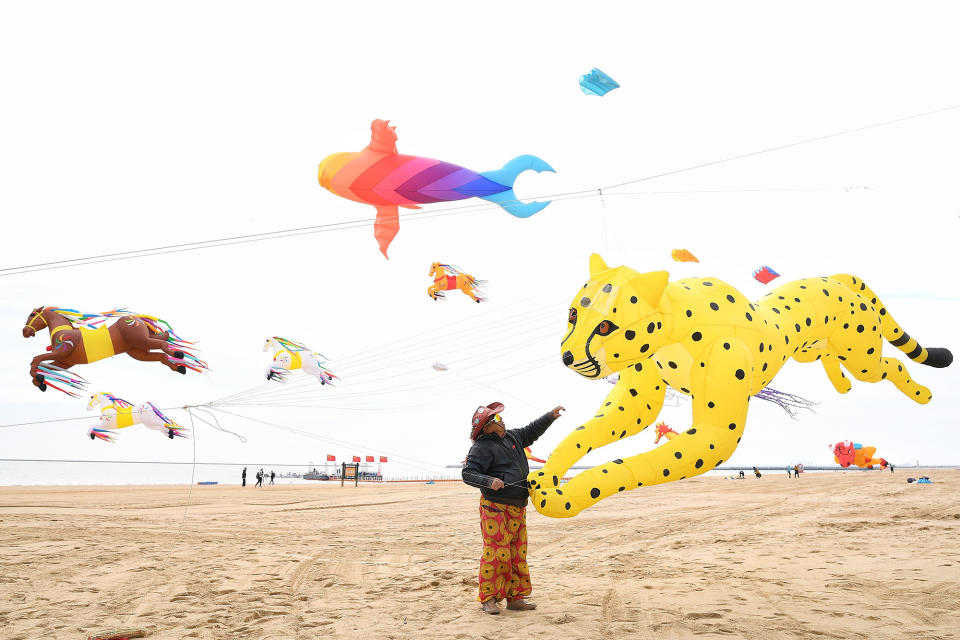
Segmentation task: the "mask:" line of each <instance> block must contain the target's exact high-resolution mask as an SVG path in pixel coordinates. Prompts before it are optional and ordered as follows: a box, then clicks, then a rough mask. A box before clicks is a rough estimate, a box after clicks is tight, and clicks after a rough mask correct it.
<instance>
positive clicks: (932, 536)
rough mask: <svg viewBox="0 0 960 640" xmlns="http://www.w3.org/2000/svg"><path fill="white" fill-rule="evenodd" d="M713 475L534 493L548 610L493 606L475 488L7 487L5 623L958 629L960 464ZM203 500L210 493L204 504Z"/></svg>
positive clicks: (304, 628)
mask: <svg viewBox="0 0 960 640" xmlns="http://www.w3.org/2000/svg"><path fill="white" fill-rule="evenodd" d="M926 474H927V475H929V476H930V477H931V478H932V479H934V480H935V484H931V485H923V486H916V485H910V484H907V483H906V479H907V477H908V475H917V471H916V470H915V469H909V470H904V471H903V472H901V471H900V470H898V471H897V473H895V474H890V473H888V472H879V471H878V472H873V473H864V472H856V473H846V474H839V473H823V474H814V473H808V474H804V476H802V477H801V478H800V479H798V480H794V479H788V478H787V476H786V473H777V474H766V475H765V476H764V477H763V479H762V480H756V479H754V478H752V477H750V478H748V479H746V480H742V481H741V480H726V479H723V478H719V477H701V478H695V479H691V480H685V481H683V482H677V483H671V484H669V485H664V486H658V487H651V488H649V489H644V490H639V491H633V492H630V493H627V494H623V495H620V496H615V497H613V498H611V499H609V500H606V501H605V502H602V503H600V504H599V505H598V506H596V507H594V508H592V509H590V510H588V511H586V512H584V513H583V514H582V515H580V516H578V517H576V518H573V519H569V520H552V519H548V518H545V517H542V516H540V515H538V514H537V513H536V512H535V511H533V510H532V509H530V510H528V526H529V536H530V543H529V548H530V566H531V571H532V576H533V583H534V594H533V599H534V600H535V601H537V602H538V603H539V608H538V609H537V610H536V611H533V612H513V611H506V612H504V613H503V614H502V615H500V616H488V615H485V614H482V613H481V612H480V608H479V605H478V604H477V600H476V570H477V563H478V556H479V553H480V535H479V530H478V529H479V527H478V518H477V500H478V494H477V492H476V491H475V490H473V489H470V488H469V487H466V486H463V485H461V484H458V483H442V484H436V485H422V484H415V485H383V486H361V487H344V488H341V487H340V486H338V485H337V486H334V485H332V484H330V485H326V484H318V485H308V486H298V485H287V486H283V485H279V486H273V487H271V486H267V487H264V488H261V489H256V488H252V487H247V488H244V489H241V488H239V487H222V486H213V487H198V486H194V487H193V488H192V490H191V489H190V488H189V487H187V486H180V487H83V488H77V487H4V488H0V535H2V539H3V541H4V559H3V562H2V571H0V629H2V631H0V636H2V637H3V638H23V639H27V638H58V639H62V638H86V637H87V636H90V635H92V634H94V633H96V632H99V631H104V630H108V629H115V628H142V629H145V630H147V631H148V632H149V636H148V637H151V638H153V637H156V638H217V639H219V638H274V639H275V638H297V639H299V638H318V637H320V638H326V637H331V638H361V637H362V638H471V639H472V638H499V637H507V634H508V635H509V637H524V638H563V639H564V640H568V639H572V638H607V637H609V638H614V637H616V638H621V637H630V638H633V637H637V638H690V637H694V636H696V637H702V638H710V637H739V638H824V637H826V638H926V639H930V638H954V637H958V635H957V625H958V617H957V615H958V614H957V612H958V609H960V536H958V533H960V500H958V495H960V471H957V470H944V469H936V470H929V471H927V472H926ZM188 493H189V494H190V495H189V499H190V502H189V506H188V507H186V508H185V505H186V504H187V499H188Z"/></svg>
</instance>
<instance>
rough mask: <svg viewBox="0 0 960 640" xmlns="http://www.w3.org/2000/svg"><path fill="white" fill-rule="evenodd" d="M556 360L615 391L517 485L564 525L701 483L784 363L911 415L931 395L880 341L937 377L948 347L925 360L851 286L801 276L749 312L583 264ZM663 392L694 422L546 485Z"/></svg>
mask: <svg viewBox="0 0 960 640" xmlns="http://www.w3.org/2000/svg"><path fill="white" fill-rule="evenodd" d="M568 321H569V324H568V329H567V333H566V335H565V336H564V338H563V341H562V342H561V347H560V349H561V357H562V360H563V363H564V364H565V365H566V366H567V367H570V368H571V369H573V370H574V371H575V372H577V373H579V374H580V375H581V376H583V377H585V378H591V379H599V378H603V377H605V376H608V375H610V374H611V373H613V372H614V371H619V372H620V380H619V381H618V382H617V384H616V385H615V386H614V388H613V390H612V391H611V392H610V394H609V395H608V396H607V400H606V402H604V404H603V406H601V407H600V409H599V410H598V411H597V414H596V415H595V416H594V417H593V418H591V419H590V420H588V421H587V422H585V423H584V424H583V425H582V426H580V427H577V428H576V429H575V430H574V431H573V432H572V433H570V435H568V436H567V437H566V438H565V439H564V440H563V441H562V442H561V443H560V444H559V445H558V446H557V448H556V449H555V450H554V451H553V453H552V454H551V455H550V457H549V458H548V459H547V464H546V465H544V467H543V469H542V470H540V471H535V472H532V473H531V474H530V475H529V476H528V479H529V484H530V487H529V489H530V495H531V497H532V499H533V503H534V506H535V507H536V508H537V510H538V511H540V512H541V513H543V514H545V515H548V516H555V517H569V516H573V515H575V514H577V513H579V512H580V511H582V510H583V509H586V508H587V507H589V506H591V505H594V504H596V503H597V502H598V501H600V500H602V499H603V498H605V497H606V496H608V495H610V494H612V493H617V492H619V491H627V490H628V489H636V488H637V487H642V486H645V485H652V484H659V483H662V482H672V481H674V480H682V479H684V478H688V477H690V476H695V475H699V474H701V473H705V472H706V471H709V470H710V469H713V468H714V467H716V466H717V465H719V464H720V463H722V462H723V461H724V460H728V459H729V458H730V456H731V455H732V454H733V452H734V451H735V450H736V448H737V444H738V443H739V442H740V438H741V437H742V435H743V429H744V426H745V422H746V418H747V407H748V406H749V400H750V398H751V396H753V395H755V394H757V393H758V392H759V391H761V390H762V389H764V387H766V386H767V385H768V384H769V383H770V382H771V381H772V380H773V378H774V376H776V374H777V372H778V371H779V370H780V368H781V367H782V366H783V365H784V364H785V363H786V361H787V359H788V358H791V357H792V358H793V359H795V360H797V361H799V362H813V361H815V360H819V361H820V363H821V364H822V366H823V368H824V370H825V371H826V374H827V377H828V378H829V379H830V381H831V382H832V383H833V386H834V388H835V389H836V390H837V391H839V392H840V393H846V392H847V391H849V390H850V381H849V380H848V379H847V378H846V376H845V375H844V374H843V372H842V371H841V370H840V369H841V367H843V368H846V369H847V371H848V372H849V373H850V374H851V375H852V376H853V377H854V378H856V379H857V380H861V381H864V382H879V381H880V380H887V381H888V382H891V383H893V384H894V385H895V386H896V387H897V389H899V390H900V392H901V393H903V394H904V395H906V396H907V397H908V398H910V399H911V400H913V401H915V402H918V403H920V404H926V403H927V402H929V401H930V398H931V393H930V390H929V389H927V388H926V387H924V386H922V385H920V384H919V383H918V382H917V381H916V380H914V379H913V377H912V376H911V375H910V374H909V373H908V372H907V370H906V368H905V367H904V366H903V364H901V363H900V361H898V360H896V359H895V358H885V357H883V356H882V355H881V353H880V349H881V347H882V343H883V339H884V338H885V339H887V340H888V341H889V342H890V343H891V344H892V345H893V346H895V347H898V348H899V349H900V350H902V351H903V352H905V353H906V354H907V356H908V357H909V358H910V359H911V360H913V361H914V362H918V363H922V364H926V365H929V366H933V367H946V366H947V365H949V364H950V363H951V362H952V361H953V356H952V355H951V353H950V352H949V351H948V350H947V349H939V348H931V349H924V348H923V347H921V346H920V345H919V344H918V343H917V341H916V340H914V339H913V338H911V337H910V336H909V335H907V333H906V332H905V331H904V330H903V328H901V327H900V325H898V324H897V323H896V321H895V320H894V319H893V317H892V316H891V315H890V313H889V312H888V311H887V308H886V306H884V304H883V303H882V302H880V300H879V299H878V298H877V296H876V294H874V293H873V292H872V291H871V290H870V289H869V288H868V287H867V286H866V285H865V284H864V283H863V282H862V281H860V280H859V279H858V278H856V277H854V276H851V275H846V274H838V275H834V276H831V277H829V278H807V279H805V280H796V281H794V282H788V283H786V284H784V285H781V286H780V287H778V288H776V289H774V290H773V291H772V292H771V293H770V294H768V295H767V296H766V297H765V298H763V300H762V301H761V302H759V303H751V302H750V301H749V300H747V299H746V297H745V296H744V295H743V294H742V293H740V292H739V291H737V290H736V289H734V288H733V287H731V286H730V285H728V284H725V283H723V282H721V281H719V280H716V279H714V278H688V279H684V280H678V281H676V282H668V274H667V272H665V271H657V272H653V273H639V272H637V271H634V270H633V269H630V268H628V267H618V268H616V269H611V268H610V267H608V266H607V265H606V264H605V263H604V261H603V259H601V258H600V256H598V255H596V254H594V255H593V256H591V258H590V280H589V282H587V284H585V285H584V286H583V288H582V289H581V290H580V291H579V292H578V293H577V294H576V296H575V297H574V299H573V302H572V303H571V305H570V311H569V317H568ZM667 385H669V386H670V387H673V388H674V389H677V390H678V391H680V392H681V393H683V394H686V395H689V396H690V399H691V404H692V406H693V424H692V425H691V428H689V429H687V430H686V431H684V432H683V433H681V434H680V435H678V436H676V437H674V438H673V439H672V440H669V441H668V442H667V443H665V444H662V445H661V446H659V447H657V448H655V449H653V450H651V451H648V452H647V453H641V454H639V455H636V456H631V457H629V458H627V459H625V460H614V461H613V462H609V463H607V464H602V465H600V466H597V467H594V468H592V469H590V470H589V471H585V472H583V473H581V474H579V475H577V476H575V477H574V478H573V479H572V480H570V482H568V483H567V484H566V485H565V486H564V487H563V489H559V487H558V483H559V479H560V478H562V477H563V475H564V473H565V472H566V470H567V469H569V468H570V466H571V465H573V464H574V463H575V462H576V461H577V460H579V459H580V458H581V457H582V456H584V455H585V454H587V453H588V452H590V451H592V450H593V449H596V448H598V447H602V446H603V445H605V444H609V443H610V442H614V441H616V440H620V439H622V438H625V437H627V436H630V435H633V434H635V433H638V432H640V431H641V430H643V429H644V428H646V427H647V426H648V425H650V424H652V423H653V422H654V420H656V418H657V415H658V414H659V413H660V409H661V407H662V405H663V398H664V395H665V393H666V390H667Z"/></svg>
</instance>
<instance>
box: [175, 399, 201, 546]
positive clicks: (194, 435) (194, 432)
mask: <svg viewBox="0 0 960 640" xmlns="http://www.w3.org/2000/svg"><path fill="white" fill-rule="evenodd" d="M187 415H189V416H190V431H191V432H192V433H191V434H190V439H191V440H193V462H192V463H191V465H190V488H189V489H188V490H187V503H186V504H185V505H183V518H181V520H180V528H179V529H177V537H176V539H177V540H179V539H180V534H181V533H183V525H184V523H185V522H186V521H187V509H188V508H189V507H190V498H191V496H193V481H194V477H195V474H196V471H197V427H196V425H195V424H194V422H193V412H192V411H190V409H187Z"/></svg>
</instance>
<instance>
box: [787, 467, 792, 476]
mask: <svg viewBox="0 0 960 640" xmlns="http://www.w3.org/2000/svg"><path fill="white" fill-rule="evenodd" d="M792 470H793V467H787V477H788V478H792V477H793V476H792V475H790V472H791V471H792Z"/></svg>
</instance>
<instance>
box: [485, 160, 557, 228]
mask: <svg viewBox="0 0 960 640" xmlns="http://www.w3.org/2000/svg"><path fill="white" fill-rule="evenodd" d="M553 170H554V169H553V167H551V166H550V165H549V164H547V163H546V162H544V161H543V160H541V159H540V158H538V157H537V156H531V155H523V156H517V157H516V158H514V159H513V160H511V161H510V162H508V163H507V164H505V165H503V168H502V169H495V170H493V171H486V172H484V173H481V174H480V175H481V176H483V177H484V178H486V179H487V180H491V181H493V182H496V183H498V184H502V185H503V186H505V187H510V188H509V189H507V190H506V191H501V192H500V193H492V194H490V195H486V196H482V197H483V199H484V200H487V201H488V202H493V203H495V204H498V205H500V206H501V207H503V209H504V210H506V212H507V213H509V214H510V215H512V216H516V217H518V218H529V217H530V216H532V215H533V214H535V213H537V212H538V211H540V210H541V209H543V208H544V207H545V206H547V205H548V204H550V201H549V200H548V201H546V202H521V201H520V200H518V199H517V196H516V194H515V193H514V192H513V183H514V182H515V181H516V179H517V176H519V175H520V174H521V173H523V172H524V171H536V172H537V173H541V172H543V171H550V172H553Z"/></svg>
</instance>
